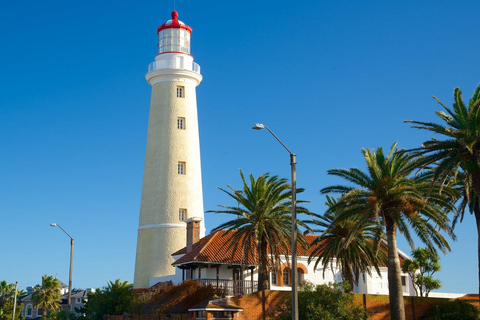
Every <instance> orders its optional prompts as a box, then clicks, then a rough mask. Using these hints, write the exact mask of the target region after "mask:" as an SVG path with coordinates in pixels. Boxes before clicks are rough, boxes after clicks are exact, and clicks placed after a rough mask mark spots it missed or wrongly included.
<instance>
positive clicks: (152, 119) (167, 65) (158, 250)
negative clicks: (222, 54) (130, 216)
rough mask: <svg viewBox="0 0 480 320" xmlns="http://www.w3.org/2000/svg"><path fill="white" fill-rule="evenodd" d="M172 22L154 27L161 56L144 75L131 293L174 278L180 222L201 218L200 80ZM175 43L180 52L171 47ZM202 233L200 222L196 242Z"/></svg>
mask: <svg viewBox="0 0 480 320" xmlns="http://www.w3.org/2000/svg"><path fill="white" fill-rule="evenodd" d="M174 14H175V15H174ZM177 16H178V14H177V13H176V12H175V11H174V13H172V20H169V21H167V22H166V23H165V24H164V25H162V26H161V27H159V31H158V33H159V50H160V51H159V54H158V55H157V56H156V58H155V61H154V62H153V63H151V64H150V66H149V72H148V73H147V75H146V79H147V81H148V83H149V84H150V85H151V86H152V98H151V104H150V115H149V123H148V137H147V151H146V157H145V170H144V176H143V188H142V199H141V207H140V221H139V227H138V239H137V255H136V262H135V276H134V288H147V287H148V286H149V284H150V278H152V277H160V276H162V277H169V276H174V275H175V268H174V267H172V266H171V264H172V262H173V261H174V260H173V258H172V256H171V254H172V253H173V252H175V251H177V250H178V249H180V248H182V247H184V246H185V242H186V224H185V222H183V219H187V218H189V217H194V216H195V217H200V218H203V195H202V176H201V166H200V142H199V135H198V118H197V102H196V92H195V90H196V86H198V85H199V84H200V82H201V81H202V76H201V74H200V67H199V66H198V65H197V64H196V63H194V62H193V57H192V56H191V55H190V54H189V52H190V32H191V29H190V28H189V27H188V26H186V25H185V24H184V23H183V22H181V21H178V20H177V19H176V17H177ZM174 29H175V30H174ZM177 29H178V30H177ZM177 31H178V32H177ZM185 33H188V34H189V36H188V39H185ZM182 35H183V38H182ZM187 40H188V41H187ZM177 42H180V43H181V44H182V46H179V47H177V46H176V45H171V44H172V43H173V44H175V43H177ZM187 44H188V46H187ZM173 49H175V50H176V49H178V50H179V52H170V51H169V50H173ZM182 50H183V51H182ZM204 230H205V227H204V225H203V222H202V225H201V236H203V235H204Z"/></svg>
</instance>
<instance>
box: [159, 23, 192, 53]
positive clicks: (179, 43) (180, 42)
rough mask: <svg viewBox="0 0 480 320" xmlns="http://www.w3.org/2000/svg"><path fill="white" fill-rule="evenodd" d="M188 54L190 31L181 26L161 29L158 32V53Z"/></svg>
mask: <svg viewBox="0 0 480 320" xmlns="http://www.w3.org/2000/svg"><path fill="white" fill-rule="evenodd" d="M165 52H183V53H187V54H190V32H189V31H188V30H185V29H182V28H168V29H163V30H161V31H160V32H159V33H158V53H165Z"/></svg>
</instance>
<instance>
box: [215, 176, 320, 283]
mask: <svg viewBox="0 0 480 320" xmlns="http://www.w3.org/2000/svg"><path fill="white" fill-rule="evenodd" d="M240 177H241V178H242V182H243V188H242V190H235V189H233V188H232V187H231V186H228V187H229V189H230V190H225V189H222V188H219V189H220V190H222V191H223V192H225V193H226V194H228V195H229V196H230V197H232V198H233V199H235V201H236V203H237V206H222V205H220V207H221V208H222V209H220V210H216V211H208V212H215V213H226V214H231V215H234V216H235V217H236V219H233V220H231V221H228V222H225V223H223V224H221V225H219V226H218V227H216V228H215V229H213V230H212V232H215V231H218V230H221V229H227V230H236V233H235V235H234V236H233V237H232V238H231V242H230V243H229V244H228V245H229V247H228V248H229V249H230V248H231V247H233V246H235V245H238V244H239V243H241V246H242V259H244V258H245V256H246V255H248V254H253V255H255V260H256V261H258V264H259V267H258V268H259V272H258V291H261V290H265V289H269V287H270V280H269V270H268V266H269V262H270V260H271V262H272V263H273V264H274V265H278V264H279V263H280V257H281V255H282V254H283V255H285V257H287V255H288V252H289V248H290V243H291V230H292V222H291V215H290V213H291V204H292V202H291V195H292V192H291V189H290V185H289V184H288V182H287V179H280V178H278V176H272V177H271V176H270V175H269V174H268V173H266V174H264V175H261V176H260V177H258V179H255V178H254V177H253V175H252V174H250V176H249V178H250V179H249V180H250V181H249V182H250V185H249V184H248V183H247V181H246V180H245V176H244V175H243V172H242V171H241V170H240ZM303 191H304V190H303V189H301V188H300V189H297V193H301V192H303ZM304 202H306V201H297V203H304ZM297 212H298V213H300V214H302V213H304V214H311V213H310V212H309V210H308V209H306V208H304V207H301V206H297ZM298 224H299V225H301V226H303V227H305V228H307V226H306V225H305V223H303V222H302V221H298ZM307 229H308V228H307ZM298 243H299V244H300V245H303V246H306V241H305V238H304V237H303V235H300V234H299V235H298ZM257 254H258V257H257Z"/></svg>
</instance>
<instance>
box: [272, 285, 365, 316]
mask: <svg viewBox="0 0 480 320" xmlns="http://www.w3.org/2000/svg"><path fill="white" fill-rule="evenodd" d="M298 304H299V305H298V311H299V314H298V316H299V319H304V320H319V319H322V320H338V319H340V320H364V319H367V318H368V314H367V312H366V311H365V310H364V309H363V308H362V307H361V306H357V305H355V303H354V301H353V296H352V295H350V294H346V293H344V292H343V291H342V290H340V289H339V288H338V287H336V286H333V287H329V286H327V285H317V286H315V285H313V284H312V283H310V282H308V281H304V282H302V283H301V284H300V291H299V292H298ZM291 312H292V310H291V300H288V301H286V305H285V308H284V309H283V310H281V311H280V315H279V316H278V319H280V320H288V319H291V318H292V316H291Z"/></svg>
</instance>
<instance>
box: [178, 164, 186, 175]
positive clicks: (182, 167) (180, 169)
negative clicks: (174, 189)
mask: <svg viewBox="0 0 480 320" xmlns="http://www.w3.org/2000/svg"><path fill="white" fill-rule="evenodd" d="M178 174H185V162H179V163H178Z"/></svg>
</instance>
